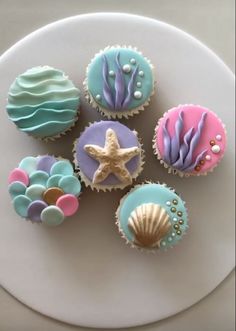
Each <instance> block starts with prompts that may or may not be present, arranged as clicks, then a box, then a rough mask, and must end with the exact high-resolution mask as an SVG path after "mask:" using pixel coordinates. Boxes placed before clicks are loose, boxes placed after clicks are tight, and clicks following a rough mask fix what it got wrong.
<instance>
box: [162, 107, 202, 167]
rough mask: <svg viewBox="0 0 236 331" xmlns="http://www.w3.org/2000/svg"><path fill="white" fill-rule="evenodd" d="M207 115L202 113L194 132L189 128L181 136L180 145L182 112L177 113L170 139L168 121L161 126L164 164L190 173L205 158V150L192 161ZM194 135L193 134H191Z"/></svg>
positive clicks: (182, 121)
mask: <svg viewBox="0 0 236 331" xmlns="http://www.w3.org/2000/svg"><path fill="white" fill-rule="evenodd" d="M206 116H207V113H203V114H202V116H201V119H200V121H199V123H198V127H197V130H196V132H195V133H194V128H190V129H189V130H188V131H187V132H186V133H185V135H184V136H183V139H182V140H183V141H182V143H181V132H182V129H183V125H184V117H183V112H182V111H181V112H180V113H179V117H178V119H177V121H176V123H175V134H174V136H173V137H172V138H171V137H170V135H169V132H168V129H167V125H168V122H169V119H167V120H166V121H165V123H164V124H163V144H164V155H163V159H164V161H165V162H166V163H168V164H170V165H172V166H173V167H174V168H176V169H178V170H183V171H192V170H193V169H194V168H195V167H196V165H197V164H198V163H199V161H200V160H201V159H202V158H203V157H204V156H205V154H206V151H207V150H203V151H202V152H201V153H199V154H198V155H197V157H196V158H195V160H194V159H193V154H194V151H195V149H196V147H197V144H198V142H199V140H200V137H201V133H202V130H203V127H204V123H205V119H206ZM193 133H194V134H193Z"/></svg>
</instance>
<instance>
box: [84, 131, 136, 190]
mask: <svg viewBox="0 0 236 331" xmlns="http://www.w3.org/2000/svg"><path fill="white" fill-rule="evenodd" d="M84 149H85V151H86V152H87V153H88V154H89V155H90V156H91V157H92V158H93V159H95V160H97V161H98V162H99V163H100V165H99V167H98V169H97V170H96V172H95V173H94V176H93V184H98V183H101V182H102V181H104V180H105V179H106V178H107V177H108V176H109V175H110V174H111V173H112V174H114V175H115V176H116V177H117V178H118V179H119V180H120V181H121V182H122V183H127V184H129V183H130V184H131V183H132V177H131V174H130V173H129V171H128V170H127V168H126V166H125V164H126V163H127V162H128V161H129V160H131V159H132V158H133V157H134V156H136V155H140V153H141V150H140V148H139V147H130V148H120V145H119V142H118V138H117V135H116V133H115V131H114V130H112V129H108V130H107V131H106V140H105V146H104V147H100V146H98V145H85V146H84Z"/></svg>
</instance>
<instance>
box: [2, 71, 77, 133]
mask: <svg viewBox="0 0 236 331" xmlns="http://www.w3.org/2000/svg"><path fill="white" fill-rule="evenodd" d="M79 104H80V92H79V90H78V89H77V88H76V87H75V86H74V84H73V83H72V81H70V80H69V79H68V78H67V77H66V76H65V74H64V73H63V72H62V71H60V70H57V69H54V68H51V67H48V66H43V67H35V68H32V69H30V70H27V71H26V72H25V73H23V74H21V75H19V76H18V77H17V78H16V80H15V81H14V83H13V84H12V85H11V87H10V91H9V95H8V105H7V112H8V115H9V118H10V119H11V120H12V121H13V122H14V123H15V124H16V125H17V127H18V128H19V129H20V130H22V131H24V132H28V133H30V134H31V135H33V136H36V137H39V138H45V137H52V136H55V135H57V134H59V133H61V132H64V131H66V130H67V129H69V127H70V126H72V125H73V123H74V122H75V120H76V118H77V110H78V107H79Z"/></svg>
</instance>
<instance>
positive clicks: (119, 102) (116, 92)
mask: <svg viewBox="0 0 236 331" xmlns="http://www.w3.org/2000/svg"><path fill="white" fill-rule="evenodd" d="M115 65H116V71H115V73H114V76H115V84H114V88H113V87H112V86H111V84H110V82H109V79H108V76H109V68H108V60H107V57H106V55H105V54H103V68H102V78H103V90H102V92H103V96H104V98H105V100H106V102H107V104H108V106H109V107H110V108H111V109H115V110H121V109H126V108H128V107H129V105H130V103H131V101H132V98H133V97H134V87H135V79H136V76H137V73H138V70H139V67H138V66H136V67H135V68H134V69H133V71H132V69H131V67H130V66H127V67H125V66H124V67H123V68H122V67H121V64H120V52H117V54H116V59H115ZM125 74H129V75H130V78H129V81H128V84H127V86H126V83H125V78H124V75H125Z"/></svg>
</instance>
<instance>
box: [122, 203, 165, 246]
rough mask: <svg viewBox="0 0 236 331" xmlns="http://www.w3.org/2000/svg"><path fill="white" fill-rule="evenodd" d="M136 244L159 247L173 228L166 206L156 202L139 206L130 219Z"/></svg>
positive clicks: (129, 223) (130, 226) (129, 222)
mask: <svg viewBox="0 0 236 331" xmlns="http://www.w3.org/2000/svg"><path fill="white" fill-rule="evenodd" d="M128 226H129V229H130V231H131V232H132V233H133V234H134V236H135V237H134V242H133V243H134V244H135V245H136V246H139V247H143V248H159V247H160V241H161V239H162V238H163V237H165V236H166V235H167V233H168V232H169V230H170V228H171V223H170V217H169V215H168V213H167V212H166V210H165V208H163V207H161V206H160V205H158V204H154V203H145V204H143V205H140V206H138V207H137V208H136V209H135V210H134V211H133V212H132V213H131V215H130V217H129V219H128Z"/></svg>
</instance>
